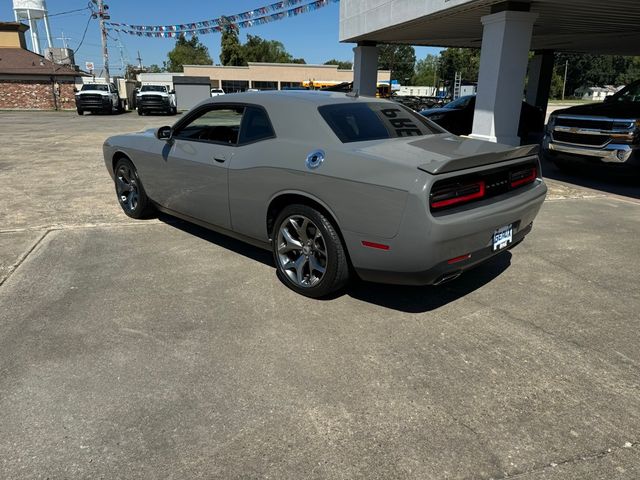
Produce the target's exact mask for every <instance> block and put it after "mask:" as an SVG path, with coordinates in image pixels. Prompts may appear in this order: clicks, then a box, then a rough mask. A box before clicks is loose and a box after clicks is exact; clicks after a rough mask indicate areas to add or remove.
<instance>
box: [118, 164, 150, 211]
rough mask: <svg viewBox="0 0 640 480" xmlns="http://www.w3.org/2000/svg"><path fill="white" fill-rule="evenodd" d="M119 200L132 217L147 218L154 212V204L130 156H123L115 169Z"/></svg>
mask: <svg viewBox="0 0 640 480" xmlns="http://www.w3.org/2000/svg"><path fill="white" fill-rule="evenodd" d="M114 174H115V175H114V177H115V178H114V181H115V185H116V194H117V195H118V202H119V203H120V207H122V210H123V211H124V213H126V214H127V215H128V216H129V217H131V218H146V217H148V216H149V215H150V214H151V213H152V212H153V204H152V203H151V201H150V200H149V197H147V194H146V193H145V191H144V187H143V186H142V182H141V181H140V177H139V176H138V170H136V167H135V166H134V165H133V163H131V161H130V160H129V159H128V158H121V159H120V160H118V162H117V163H116V166H115V169H114Z"/></svg>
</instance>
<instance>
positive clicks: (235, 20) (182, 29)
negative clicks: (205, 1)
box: [105, 0, 340, 38]
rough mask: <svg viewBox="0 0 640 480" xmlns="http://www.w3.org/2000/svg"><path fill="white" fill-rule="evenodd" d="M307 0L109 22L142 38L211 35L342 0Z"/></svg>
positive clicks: (123, 31) (312, 9) (315, 8)
mask: <svg viewBox="0 0 640 480" xmlns="http://www.w3.org/2000/svg"><path fill="white" fill-rule="evenodd" d="M304 1H306V0H283V1H280V2H276V3H272V4H271V5H267V6H264V7H260V8H257V9H255V10H250V11H248V12H243V13H239V14H236V15H230V16H221V17H219V18H214V19H212V20H203V21H200V22H193V23H184V24H176V25H130V24H128V23H117V22H105V23H106V24H107V30H110V31H114V32H118V33H124V34H127V35H135V36H138V37H153V38H176V37H179V36H180V35H183V34H186V35H207V34H210V33H217V32H221V31H222V30H223V29H224V28H225V26H226V25H232V26H235V27H238V28H250V27H254V26H257V25H264V24H265V23H270V22H274V21H277V20H282V19H284V18H290V17H296V16H298V15H300V14H303V13H308V12H313V11H315V10H318V9H320V8H322V7H326V6H327V5H330V4H332V3H338V2H339V1H340V0H316V1H314V2H311V3H307V4H305V5H299V4H300V3H303V2H304ZM294 5H298V6H296V7H294V8H289V9H288V10H283V11H279V10H282V9H284V8H287V7H291V6H294ZM273 11H275V13H271V14H269V12H273Z"/></svg>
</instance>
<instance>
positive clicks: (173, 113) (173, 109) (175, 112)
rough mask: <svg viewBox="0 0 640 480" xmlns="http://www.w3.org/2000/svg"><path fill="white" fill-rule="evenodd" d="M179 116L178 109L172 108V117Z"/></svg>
mask: <svg viewBox="0 0 640 480" xmlns="http://www.w3.org/2000/svg"><path fill="white" fill-rule="evenodd" d="M177 114H178V107H172V108H171V115H177Z"/></svg>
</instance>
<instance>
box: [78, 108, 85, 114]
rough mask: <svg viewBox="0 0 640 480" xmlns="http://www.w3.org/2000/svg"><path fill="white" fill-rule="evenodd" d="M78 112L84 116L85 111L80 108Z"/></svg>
mask: <svg viewBox="0 0 640 480" xmlns="http://www.w3.org/2000/svg"><path fill="white" fill-rule="evenodd" d="M77 112H78V115H80V116H82V115H84V110H81V109H79V108H78V109H77Z"/></svg>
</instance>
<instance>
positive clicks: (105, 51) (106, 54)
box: [93, 0, 111, 83]
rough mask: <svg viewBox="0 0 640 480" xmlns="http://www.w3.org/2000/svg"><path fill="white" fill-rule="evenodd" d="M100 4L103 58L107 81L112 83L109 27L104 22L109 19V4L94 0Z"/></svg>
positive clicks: (99, 16)
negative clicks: (108, 44) (108, 39)
mask: <svg viewBox="0 0 640 480" xmlns="http://www.w3.org/2000/svg"><path fill="white" fill-rule="evenodd" d="M93 1H94V2H95V3H96V4H97V5H98V13H97V15H98V18H99V19H100V33H101V36H102V60H103V62H104V78H105V80H106V81H107V83H111V75H109V50H108V49H107V28H106V26H105V24H104V21H105V20H109V19H110V18H111V16H110V15H109V13H107V12H108V10H109V5H106V4H105V3H104V0H93Z"/></svg>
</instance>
